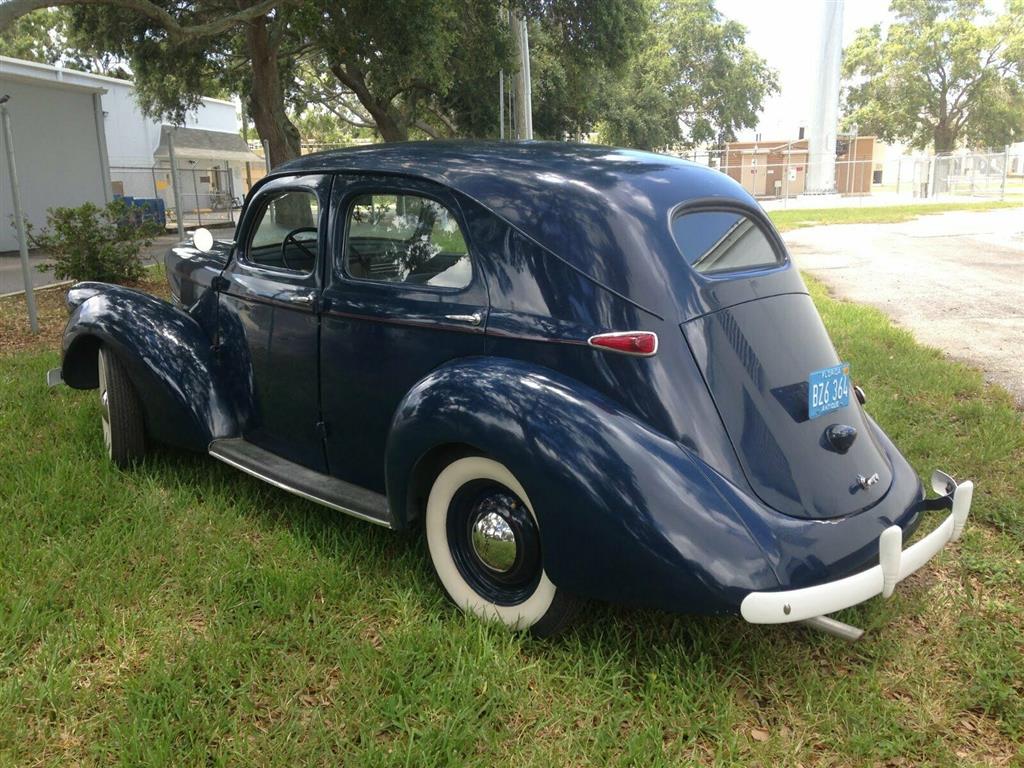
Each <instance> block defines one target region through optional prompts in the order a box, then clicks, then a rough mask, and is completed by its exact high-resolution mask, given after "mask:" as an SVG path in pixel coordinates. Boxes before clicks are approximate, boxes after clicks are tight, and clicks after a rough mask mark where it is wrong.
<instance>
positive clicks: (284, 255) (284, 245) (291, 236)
mask: <svg viewBox="0 0 1024 768" xmlns="http://www.w3.org/2000/svg"><path fill="white" fill-rule="evenodd" d="M317 231H318V230H317V228H316V227H299V228H298V229H293V230H292V231H291V232H289V233H288V234H287V235H285V236H284V240H282V241H281V263H282V264H284V265H285V267H286V268H287V269H295V268H294V267H293V266H292V265H291V264H289V263H288V243H289V242H291V243H295V245H297V246H298V247H299V248H301V249H302V250H303V251H304V252H305V254H306V255H307V256H309V258H311V259H313V261H314V262H315V261H316V254H315V253H313V251H311V250H309V248H307V247H306V246H305V244H304V243H303V242H302V241H301V240H299V239H297V238H296V237H295V236H296V235H299V234H302V233H303V232H313V233H314V234H315V233H316V232H317Z"/></svg>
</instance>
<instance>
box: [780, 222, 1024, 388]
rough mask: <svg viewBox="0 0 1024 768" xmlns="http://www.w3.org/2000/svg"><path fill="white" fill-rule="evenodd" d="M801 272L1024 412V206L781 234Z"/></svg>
mask: <svg viewBox="0 0 1024 768" xmlns="http://www.w3.org/2000/svg"><path fill="white" fill-rule="evenodd" d="M784 238H785V240H786V243H787V245H788V246H789V249H790V252H791V253H792V254H793V258H794V260H795V261H796V263H797V265H798V266H799V267H800V268H801V269H802V270H804V271H806V272H809V273H810V274H812V275H814V276H815V277H817V278H819V279H821V280H822V281H824V282H825V283H826V284H827V285H828V286H829V287H830V288H831V289H832V291H833V292H834V293H835V294H836V295H837V296H839V297H842V298H846V299H849V300H851V301H855V302H859V303H862V304H868V305H871V306H874V307H877V308H878V309H881V310H882V311H883V312H885V313H886V314H887V315H889V317H891V318H892V319H893V320H894V321H896V323H898V324H899V325H901V326H903V327H905V328H907V329H909V330H910V331H911V332H912V333H913V334H914V336H915V338H917V339H918V340H919V341H920V342H922V343H924V344H928V345H930V346H933V347H938V348H940V349H943V350H945V351H946V352H947V353H948V354H949V355H950V356H952V357H954V358H956V359H959V360H963V361H965V362H968V363H970V364H971V365H974V366H976V367H978V368H980V369H981V370H983V371H984V372H985V375H986V378H988V379H989V380H990V381H995V382H998V383H999V384H1002V385H1003V386H1004V387H1006V388H1007V389H1009V390H1010V392H1012V393H1013V395H1014V397H1015V398H1016V400H1017V402H1018V404H1019V405H1020V406H1021V407H1024V208H1011V209H1003V210H997V211H986V212H966V211H958V212H953V213H944V214H937V215H932V216H922V217H921V218H918V219H916V220H914V221H909V222H903V223H900V224H843V225H835V226H826V227H810V228H807V229H800V230H796V231H793V232H789V233H786V234H785V235H784Z"/></svg>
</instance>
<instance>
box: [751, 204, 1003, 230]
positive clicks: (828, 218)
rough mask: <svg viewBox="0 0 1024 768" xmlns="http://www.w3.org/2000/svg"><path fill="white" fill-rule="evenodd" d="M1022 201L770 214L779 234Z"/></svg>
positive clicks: (798, 210)
mask: <svg viewBox="0 0 1024 768" xmlns="http://www.w3.org/2000/svg"><path fill="white" fill-rule="evenodd" d="M1020 206H1021V201H1020V200H1017V201H1012V200H1007V201H1003V202H1000V201H998V200H987V201H985V202H981V203H918V204H916V205H879V206H863V207H860V206H856V205H853V206H850V207H847V208H805V209H793V210H782V211H770V212H769V213H768V216H769V217H770V218H771V220H772V222H773V223H774V224H775V227H776V228H777V229H778V230H779V231H780V232H787V231H789V230H791V229H801V228H802V227H816V226H819V225H821V224H893V223H896V222H900V221H910V220H911V219H915V218H917V217H918V216H925V215H928V214H932V213H946V212H947V211H990V210H994V209H996V208H1019V207H1020Z"/></svg>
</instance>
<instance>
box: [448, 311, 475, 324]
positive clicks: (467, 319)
mask: <svg viewBox="0 0 1024 768" xmlns="http://www.w3.org/2000/svg"><path fill="white" fill-rule="evenodd" d="M444 319H445V320H451V321H452V322H455V323H468V324H469V325H480V323H482V322H483V319H484V316H483V314H481V313H480V312H474V313H473V314H471V315H445V316H444Z"/></svg>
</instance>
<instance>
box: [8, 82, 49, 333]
mask: <svg viewBox="0 0 1024 768" xmlns="http://www.w3.org/2000/svg"><path fill="white" fill-rule="evenodd" d="M10 98H11V97H10V96H8V95H6V94H5V95H3V96H0V123H3V136H4V146H5V147H6V148H7V169H8V170H9V171H10V173H11V199H12V202H13V203H14V228H15V229H16V230H17V231H18V255H19V256H21V279H22V280H23V281H24V283H25V303H26V304H27V305H28V324H29V327H30V328H31V329H32V333H39V317H38V316H37V315H36V294H35V290H34V289H33V288H32V277H31V271H30V269H29V265H28V235H27V234H26V232H25V216H24V214H23V213H22V212H21V190H20V189H19V188H18V167H17V164H16V163H15V162H14V132H13V131H12V130H11V116H10V114H8V112H7V102H8V101H9V100H10Z"/></svg>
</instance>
